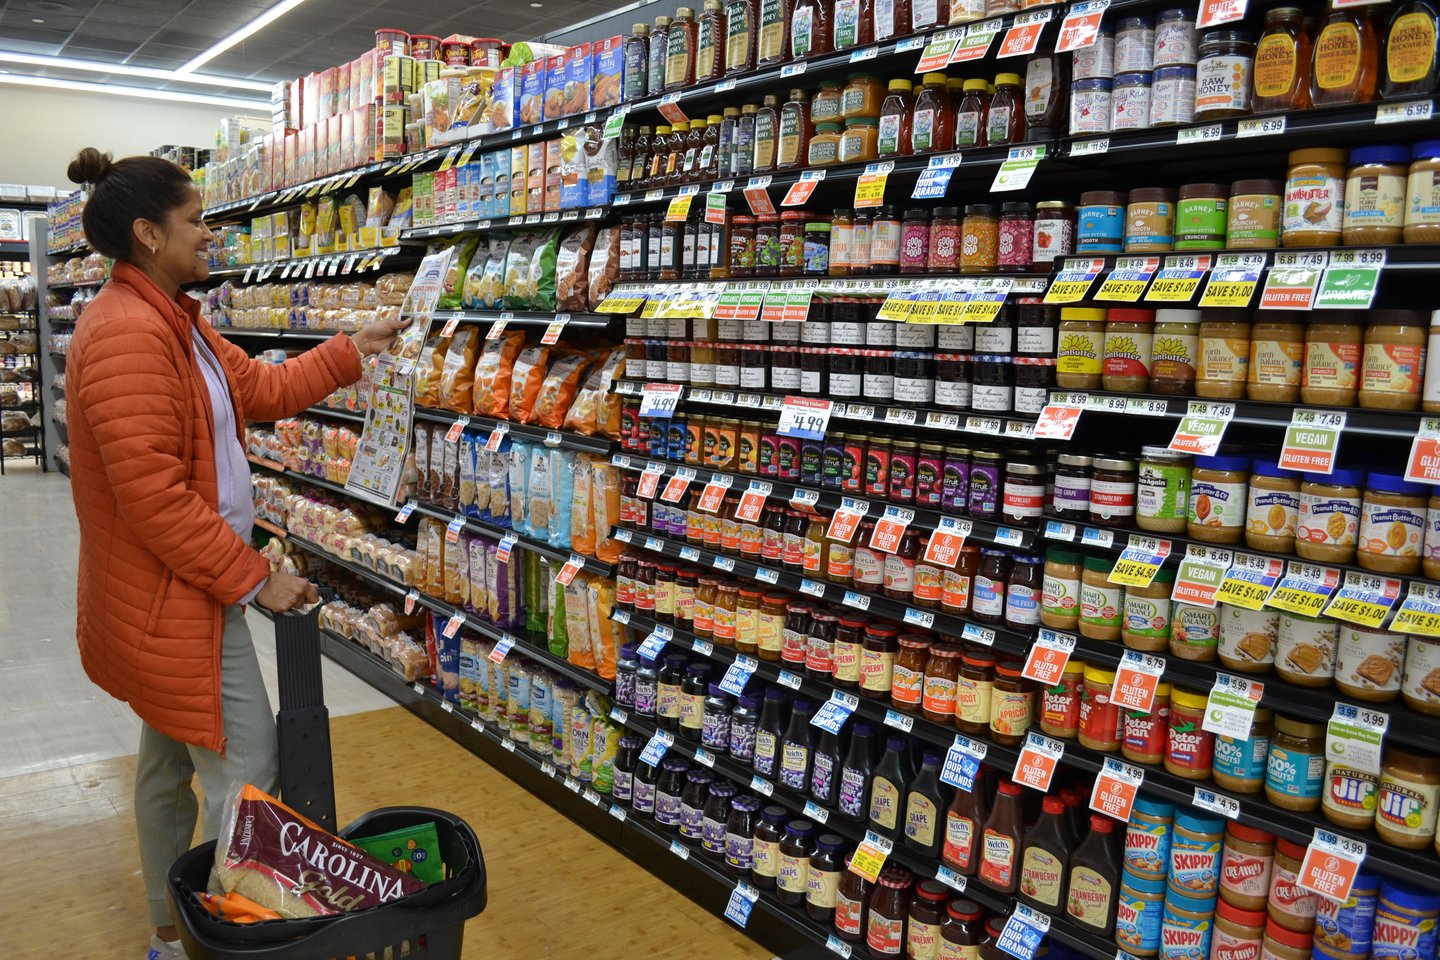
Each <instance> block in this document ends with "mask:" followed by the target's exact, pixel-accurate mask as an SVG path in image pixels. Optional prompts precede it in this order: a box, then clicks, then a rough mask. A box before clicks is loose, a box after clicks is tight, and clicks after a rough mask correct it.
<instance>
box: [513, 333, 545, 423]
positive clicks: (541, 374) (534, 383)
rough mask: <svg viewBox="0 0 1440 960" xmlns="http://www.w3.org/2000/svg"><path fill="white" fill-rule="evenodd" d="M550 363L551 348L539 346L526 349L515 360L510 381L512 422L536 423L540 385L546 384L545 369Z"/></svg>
mask: <svg viewBox="0 0 1440 960" xmlns="http://www.w3.org/2000/svg"><path fill="white" fill-rule="evenodd" d="M549 362H550V348H549V347H546V346H543V345H539V344H537V345H535V346H533V347H526V348H525V349H524V350H521V351H520V355H519V356H518V357H516V358H515V368H514V371H513V373H512V375H511V380H510V408H509V417H510V420H511V422H513V423H534V422H535V403H536V401H537V400H538V399H539V398H540V385H541V384H542V383H544V382H545V368H546V365H547V364H548V363H549ZM502 416H503V414H502Z"/></svg>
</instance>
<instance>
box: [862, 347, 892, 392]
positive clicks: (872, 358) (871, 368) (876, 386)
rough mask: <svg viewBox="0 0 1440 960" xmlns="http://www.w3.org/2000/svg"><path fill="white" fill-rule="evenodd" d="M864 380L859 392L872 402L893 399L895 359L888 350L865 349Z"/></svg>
mask: <svg viewBox="0 0 1440 960" xmlns="http://www.w3.org/2000/svg"><path fill="white" fill-rule="evenodd" d="M864 370H865V373H864V380H863V387H862V390H861V393H862V394H863V395H864V397H865V399H866V400H869V401H871V402H872V403H889V402H890V401H891V400H893V399H895V360H894V353H893V352H892V351H889V350H867V351H865V364H864Z"/></svg>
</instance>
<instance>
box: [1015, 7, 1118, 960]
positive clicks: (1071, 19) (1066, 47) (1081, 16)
mask: <svg viewBox="0 0 1440 960" xmlns="http://www.w3.org/2000/svg"><path fill="white" fill-rule="evenodd" d="M1109 7H1110V0H1089V2H1087V3H1077V4H1076V5H1075V6H1073V7H1071V8H1070V10H1069V12H1068V13H1066V14H1065V19H1064V20H1062V21H1061V22H1060V36H1059V38H1058V39H1057V40H1056V43H1055V52H1056V53H1070V52H1071V51H1073V50H1083V49H1084V48H1086V47H1090V46H1094V45H1095V41H1096V40H1098V39H1099V38H1100V20H1101V19H1102V18H1103V17H1104V16H1105V11H1106V10H1107V9H1109ZM1025 960H1029V958H1028V957H1027V958H1025Z"/></svg>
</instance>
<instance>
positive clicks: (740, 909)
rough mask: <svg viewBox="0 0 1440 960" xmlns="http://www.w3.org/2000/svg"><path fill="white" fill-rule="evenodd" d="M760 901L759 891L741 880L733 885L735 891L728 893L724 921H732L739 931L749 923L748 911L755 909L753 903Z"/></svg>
mask: <svg viewBox="0 0 1440 960" xmlns="http://www.w3.org/2000/svg"><path fill="white" fill-rule="evenodd" d="M758 899H760V891H759V890H757V889H755V887H753V886H751V885H750V884H748V883H746V882H745V881H744V880H741V881H740V882H739V883H737V884H735V889H734V890H732V891H730V902H729V903H727V904H725V919H726V920H731V921H734V923H735V925H736V926H738V927H739V928H740V929H741V930H744V929H745V924H747V923H749V922H750V911H751V910H753V909H754V908H755V901H756V900H758Z"/></svg>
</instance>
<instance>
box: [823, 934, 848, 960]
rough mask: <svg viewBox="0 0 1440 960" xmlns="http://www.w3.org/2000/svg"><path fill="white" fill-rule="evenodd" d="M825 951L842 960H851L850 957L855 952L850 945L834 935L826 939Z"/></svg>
mask: <svg viewBox="0 0 1440 960" xmlns="http://www.w3.org/2000/svg"><path fill="white" fill-rule="evenodd" d="M825 949H826V950H829V951H830V952H831V953H834V954H838V955H839V956H840V957H841V958H842V960H850V956H851V954H852V953H853V952H854V951H852V950H851V948H850V944H848V943H846V942H845V941H844V940H841V939H840V938H839V937H837V936H835V934H833V933H832V934H830V935H829V936H827V937H826V938H825Z"/></svg>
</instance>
